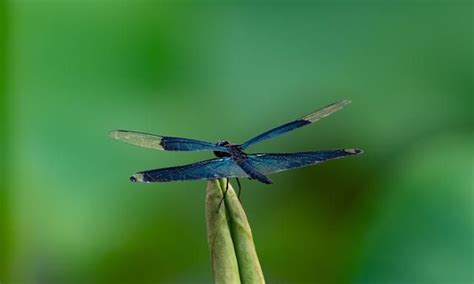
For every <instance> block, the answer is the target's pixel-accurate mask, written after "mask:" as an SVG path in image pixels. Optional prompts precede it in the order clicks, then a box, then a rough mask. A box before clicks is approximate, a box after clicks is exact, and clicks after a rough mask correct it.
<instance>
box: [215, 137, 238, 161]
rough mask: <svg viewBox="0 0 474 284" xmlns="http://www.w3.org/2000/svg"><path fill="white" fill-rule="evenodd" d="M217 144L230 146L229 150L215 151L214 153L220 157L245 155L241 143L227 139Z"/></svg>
mask: <svg viewBox="0 0 474 284" xmlns="http://www.w3.org/2000/svg"><path fill="white" fill-rule="evenodd" d="M216 145H217V146H224V147H227V148H229V151H228V152H224V151H214V155H216V156H217V157H219V158H222V157H237V156H241V155H245V154H244V153H243V152H242V147H241V146H240V145H235V144H232V143H230V142H229V141H227V140H222V141H219V142H217V143H216Z"/></svg>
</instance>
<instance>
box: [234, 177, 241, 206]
mask: <svg viewBox="0 0 474 284" xmlns="http://www.w3.org/2000/svg"><path fill="white" fill-rule="evenodd" d="M235 180H236V181H237V185H238V186H239V193H238V194H237V197H238V198H239V201H240V192H241V191H242V186H241V185H240V180H239V178H235Z"/></svg>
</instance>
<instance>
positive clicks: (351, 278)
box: [0, 0, 474, 284]
mask: <svg viewBox="0 0 474 284" xmlns="http://www.w3.org/2000/svg"><path fill="white" fill-rule="evenodd" d="M0 5H1V6H0V21H1V28H0V39H1V52H0V55H1V62H0V63H1V64H0V69H1V70H0V75H1V76H0V87H1V91H0V93H1V95H2V96H1V101H0V108H1V109H0V124H1V134H0V143H1V147H0V151H1V152H0V154H1V161H0V167H1V169H0V170H1V171H0V172H1V179H0V189H1V190H0V226H1V227H0V282H1V283H2V284H3V283H210V282H212V274H211V269H210V264H209V255H208V248H207V242H206V231H205V219H204V198H205V186H206V183H205V182H203V181H196V182H181V183H165V184H133V183H130V182H129V181H128V177H129V175H130V174H132V173H134V172H136V171H139V170H145V169H152V168H158V167H165V166H171V165H179V164H184V163H190V162H194V161H197V160H200V159H206V158H210V157H211V156H212V155H211V154H210V153H174V152H171V153H166V152H158V151H152V150H148V149H140V148H137V147H133V146H130V145H126V144H122V143H119V142H117V141H113V140H111V139H109V137H108V136H107V135H108V133H109V131H110V130H113V129H131V130H137V131H144V132H151V133H157V134H164V135H174V136H183V137H191V138H196V139H201V140H207V141H217V140H220V139H228V140H230V141H233V142H243V141H245V140H246V139H247V138H249V137H251V136H253V135H256V134H258V133H260V132H262V131H264V130H267V129H268V128H271V127H274V126H277V125H279V124H281V123H284V122H287V121H289V120H292V119H295V118H298V117H300V116H302V115H304V114H306V113H308V112H311V111H313V110H315V109H318V108H320V107H322V106H325V105H327V104H329V103H332V102H335V101H338V100H341V99H343V98H349V99H352V100H353V103H352V104H351V105H350V106H349V107H347V108H346V109H344V110H343V111H340V112H338V113H337V114H335V115H333V116H331V117H329V118H327V119H324V120H322V121H320V122H318V123H317V124H314V125H312V126H310V127H305V128H303V129H300V130H298V131H295V132H293V133H291V134H286V135H284V136H281V137H278V138H275V139H273V140H269V141H266V142H264V143H262V144H259V145H258V146H256V147H254V148H252V149H251V151H252V152H253V151H254V152H295V151H308V150H315V149H331V148H339V147H344V148H361V149H364V150H365V153H364V154H363V155H362V156H357V157H354V158H348V159H343V160H337V161H331V162H328V163H325V164H321V165H317V166H314V167H308V168H304V169H299V170H294V171H291V172H285V173H280V174H277V175H273V176H272V177H271V178H272V179H273V180H274V182H275V183H274V184H273V185H272V186H266V185H263V184H259V183H256V182H252V181H243V195H242V202H243V205H244V207H245V209H246V212H247V214H248V217H249V220H250V223H251V225H252V229H253V233H254V238H255V242H256V246H257V251H258V254H259V257H260V261H261V263H262V267H263V270H264V273H265V276H266V279H267V281H268V282H269V283H473V281H474V275H473V270H472V268H473V267H474V261H473V259H474V242H473V239H474V238H473V237H474V234H473V230H474V211H473V204H474V203H473V201H474V198H473V187H474V186H473V165H474V164H473V158H474V149H473V147H474V144H473V100H472V97H473V89H474V88H473V75H474V74H473V69H474V68H473V64H474V62H473V59H474V56H473V51H474V46H473V34H474V33H473V4H472V2H471V1H465V2H462V1H458V2H456V1H416V2H413V1H402V2H399V1H388V2H385V1H365V2H363V3H361V2H359V1H337V2H329V1H327V2H323V3H321V2H320V3H310V2H305V3H295V2H290V1H288V2H278V3H271V2H268V1H267V2H264V1H262V2H258V3H257V2H256V3H254V2H250V1H246V2H244V3H238V2H225V3H220V2H219V3H218V2H214V1H208V2H206V3H205V4H196V3H192V2H187V1H186V2H174V3H173V2H171V1H164V2H153V1H128V0H121V1H107V0H99V1H59V0H58V1H52V0H47V1H3V2H1V4H0Z"/></svg>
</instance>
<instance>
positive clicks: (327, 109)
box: [302, 99, 352, 123]
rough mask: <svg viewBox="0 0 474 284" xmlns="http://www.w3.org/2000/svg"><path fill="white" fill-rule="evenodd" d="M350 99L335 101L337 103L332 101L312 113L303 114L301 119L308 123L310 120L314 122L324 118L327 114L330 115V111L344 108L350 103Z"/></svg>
mask: <svg viewBox="0 0 474 284" xmlns="http://www.w3.org/2000/svg"><path fill="white" fill-rule="evenodd" d="M351 102H352V101H351V100H349V99H344V100H342V101H340V102H337V103H332V104H330V105H327V106H326V107H324V108H322V109H320V110H318V111H315V112H313V113H310V114H308V115H306V116H304V117H303V118H302V119H303V120H304V121H307V122H308V123H312V122H316V121H318V120H320V119H321V118H325V117H327V116H329V115H331V114H332V113H334V112H336V111H338V110H341V109H342V108H344V107H345V106H346V105H348V104H350V103H351Z"/></svg>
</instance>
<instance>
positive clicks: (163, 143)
mask: <svg viewBox="0 0 474 284" xmlns="http://www.w3.org/2000/svg"><path fill="white" fill-rule="evenodd" d="M110 137H112V138H114V139H117V140H120V141H123V142H125V143H128V144H132V145H136V146H140V147H144V148H150V149H156V150H166V151H221V152H228V151H229V150H228V148H227V147H224V146H217V145H216V144H213V143H209V142H205V141H199V140H194V139H188V138H179V137H170V136H159V135H154V134H148V133H142V132H136V131H127V130H114V131H112V132H111V133H110Z"/></svg>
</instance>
